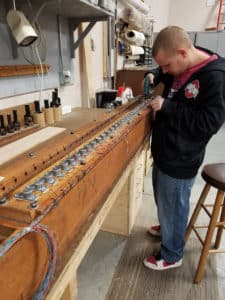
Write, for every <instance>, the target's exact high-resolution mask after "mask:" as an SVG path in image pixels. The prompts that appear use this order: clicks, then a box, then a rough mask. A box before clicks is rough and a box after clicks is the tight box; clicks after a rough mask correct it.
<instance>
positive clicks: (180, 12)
mask: <svg viewBox="0 0 225 300" xmlns="http://www.w3.org/2000/svg"><path fill="white" fill-rule="evenodd" d="M208 2H214V1H207V0H188V1H185V0H171V1H170V9H169V25H178V26H181V27H183V28H184V29H185V30H187V31H204V30H205V28H208V27H215V26H216V19H217V12H218V0H215V4H214V5H213V6H207V3H208Z"/></svg>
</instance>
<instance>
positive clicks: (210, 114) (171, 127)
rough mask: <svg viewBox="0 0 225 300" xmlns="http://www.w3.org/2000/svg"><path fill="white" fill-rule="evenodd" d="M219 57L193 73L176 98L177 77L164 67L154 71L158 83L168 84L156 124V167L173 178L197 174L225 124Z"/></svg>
mask: <svg viewBox="0 0 225 300" xmlns="http://www.w3.org/2000/svg"><path fill="white" fill-rule="evenodd" d="M203 50H204V51H206V52H208V53H209V54H210V55H212V54H214V53H212V52H210V51H209V50H206V49H203ZM217 56H218V59H216V60H214V61H211V62H210V63H208V64H207V65H205V66H204V67H202V68H201V69H200V70H198V71H197V72H196V73H194V74H192V76H191V77H190V78H189V79H188V81H187V82H186V83H185V84H184V85H183V86H182V87H181V88H180V89H179V90H178V91H177V92H176V93H175V94H174V95H173V97H172V98H169V97H168V96H169V93H170V89H171V86H172V83H173V80H174V77H173V76H172V75H169V74H163V73H162V71H161V69H160V68H157V69H155V70H152V71H151V72H152V73H153V74H154V75H155V79H154V84H155V85H157V84H158V83H159V82H163V83H164V85H165V87H164V91H163V94H162V97H164V98H165V99H164V102H163V106H162V108H161V110H160V111H158V112H157V113H156V118H155V121H154V123H153V131H152V144H151V148H152V155H153V158H154V161H155V163H156V165H157V166H158V167H159V168H160V169H161V170H162V171H163V172H164V173H166V174H167V175H169V176H171V177H175V178H192V177H194V176H195V175H196V174H197V172H198V169H199V167H200V165H201V163H202V161H203V158H204V154H205V148H206V145H207V143H208V142H209V140H210V138H211V137H212V135H213V134H215V133H216V132H217V131H218V130H219V128H220V127H221V126H222V125H223V123H224V121H225V59H224V58H222V57H220V56H219V55H218V54H217ZM193 87H194V88H196V89H194V90H193V89H192V88H193ZM224 142H225V141H224ZM224 149H225V147H224ZM224 153H225V152H224Z"/></svg>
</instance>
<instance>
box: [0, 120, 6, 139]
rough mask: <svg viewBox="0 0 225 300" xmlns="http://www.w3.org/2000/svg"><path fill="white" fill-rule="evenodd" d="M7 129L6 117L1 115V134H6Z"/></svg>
mask: <svg viewBox="0 0 225 300" xmlns="http://www.w3.org/2000/svg"><path fill="white" fill-rule="evenodd" d="M6 133H7V130H6V128H5V123H4V117H3V115H0V135H6Z"/></svg>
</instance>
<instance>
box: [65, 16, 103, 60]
mask: <svg viewBox="0 0 225 300" xmlns="http://www.w3.org/2000/svg"><path fill="white" fill-rule="evenodd" d="M96 22H97V21H96V20H95V21H90V23H89V24H88V26H87V27H86V28H85V30H84V31H83V32H82V33H81V35H80V36H79V37H78V39H77V40H76V41H74V31H75V30H76V29H77V28H78V26H79V24H80V23H81V21H78V20H76V19H73V20H70V21H69V30H70V49H71V57H72V58H74V57H75V54H74V51H75V50H76V49H77V48H78V47H79V45H80V43H81V42H82V41H83V39H84V38H85V37H86V35H87V34H88V33H89V32H90V31H91V29H92V28H93V26H94V25H95V24H96Z"/></svg>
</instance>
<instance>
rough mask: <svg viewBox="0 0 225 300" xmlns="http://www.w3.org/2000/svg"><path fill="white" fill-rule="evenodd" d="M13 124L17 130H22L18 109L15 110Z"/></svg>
mask: <svg viewBox="0 0 225 300" xmlns="http://www.w3.org/2000/svg"><path fill="white" fill-rule="evenodd" d="M13 126H14V128H15V130H20V122H19V121H18V117H17V111H16V110H13Z"/></svg>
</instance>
